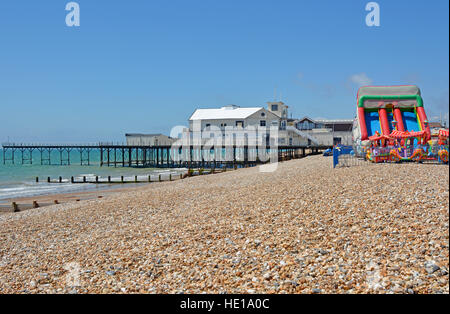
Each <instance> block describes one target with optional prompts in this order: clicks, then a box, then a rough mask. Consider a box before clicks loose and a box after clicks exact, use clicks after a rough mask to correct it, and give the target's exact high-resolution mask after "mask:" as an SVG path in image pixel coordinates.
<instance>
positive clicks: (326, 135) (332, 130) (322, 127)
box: [294, 117, 354, 146]
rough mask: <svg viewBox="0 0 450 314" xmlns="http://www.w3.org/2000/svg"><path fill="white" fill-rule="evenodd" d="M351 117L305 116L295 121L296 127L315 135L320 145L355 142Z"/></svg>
mask: <svg viewBox="0 0 450 314" xmlns="http://www.w3.org/2000/svg"><path fill="white" fill-rule="evenodd" d="M353 121H354V120H351V119H339V120H326V119H316V120H314V119H311V118H309V117H304V118H303V119H300V120H297V121H295V122H294V125H295V127H296V128H297V129H298V130H300V131H302V132H305V133H308V134H309V135H311V136H312V137H314V138H315V139H316V140H317V142H318V143H319V144H320V145H323V146H332V145H336V144H342V145H352V144H353V136H352V129H353Z"/></svg>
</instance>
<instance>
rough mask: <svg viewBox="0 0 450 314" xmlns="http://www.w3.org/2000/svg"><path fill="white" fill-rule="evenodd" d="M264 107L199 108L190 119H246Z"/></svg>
mask: <svg viewBox="0 0 450 314" xmlns="http://www.w3.org/2000/svg"><path fill="white" fill-rule="evenodd" d="M261 109H264V108H263V107H247V108H240V107H237V106H226V107H222V108H220V109H197V110H195V111H194V113H193V114H192V116H191V117H190V118H189V120H222V119H245V118H248V117H249V116H251V115H252V114H254V113H256V112H258V111H259V110H261Z"/></svg>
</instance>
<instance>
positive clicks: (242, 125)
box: [236, 121, 244, 128]
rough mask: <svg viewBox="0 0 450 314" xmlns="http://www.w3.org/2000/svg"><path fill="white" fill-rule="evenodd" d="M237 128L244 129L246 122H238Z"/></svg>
mask: <svg viewBox="0 0 450 314" xmlns="http://www.w3.org/2000/svg"><path fill="white" fill-rule="evenodd" d="M236 126H237V127H241V128H243V127H244V121H236Z"/></svg>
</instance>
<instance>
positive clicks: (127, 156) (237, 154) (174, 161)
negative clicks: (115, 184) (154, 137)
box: [2, 143, 329, 168]
mask: <svg viewBox="0 0 450 314" xmlns="http://www.w3.org/2000/svg"><path fill="white" fill-rule="evenodd" d="M2 148H3V150H2V151H3V164H14V163H16V162H17V161H19V162H20V164H22V165H24V164H33V161H36V160H37V161H38V163H39V164H41V165H54V164H52V160H51V156H52V154H53V153H54V152H57V153H58V156H59V160H58V162H57V163H56V164H57V165H62V166H63V165H71V164H72V163H73V160H72V159H71V158H73V157H74V156H76V155H78V156H79V160H78V162H79V165H91V164H93V162H95V161H94V160H93V158H92V152H93V151H98V152H99V156H100V160H99V161H98V162H99V165H100V166H106V167H152V168H223V167H228V168H230V167H234V166H236V165H238V166H241V167H242V166H247V165H257V164H263V163H266V162H267V161H266V160H267V159H268V158H264V159H265V160H262V159H261V158H260V156H261V155H263V156H268V155H271V156H274V154H275V156H277V157H278V160H279V161H283V160H288V159H295V158H302V157H305V156H307V155H314V154H318V153H320V152H321V151H323V150H325V149H328V148H329V146H276V147H270V146H267V147H264V148H258V147H249V146H239V147H237V146H222V147H207V148H206V147H199V146H193V145H191V146H187V147H184V146H183V147H173V146H130V145H114V144H102V143H100V144H90V145H87V144H82V145H44V144H16V143H4V144H2ZM74 154H75V155H74Z"/></svg>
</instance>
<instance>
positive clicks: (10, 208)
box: [0, 166, 238, 212]
mask: <svg viewBox="0 0 450 314" xmlns="http://www.w3.org/2000/svg"><path fill="white" fill-rule="evenodd" d="M237 169H238V167H237V166H236V167H235V168H232V170H237ZM226 171H230V170H227V168H223V169H202V168H200V169H188V171H186V172H185V173H179V174H173V173H169V174H165V175H163V174H157V175H149V176H147V179H146V180H138V176H134V178H133V180H125V178H124V177H123V176H121V177H120V180H117V179H116V180H112V178H111V176H108V177H107V178H101V179H100V178H99V177H98V176H96V177H95V180H92V181H90V180H87V177H81V179H79V180H75V178H74V177H71V178H70V181H69V180H68V179H64V178H62V177H58V178H54V179H52V178H51V177H47V178H46V180H44V181H45V182H46V183H54V184H58V183H66V182H71V183H73V184H83V183H86V184H88V183H90V184H126V183H152V182H165V181H176V180H182V179H185V178H189V177H194V176H201V175H209V174H217V173H222V172H226ZM141 177H142V176H141ZM39 182H43V181H42V180H40V179H39V177H36V183H39ZM112 191H114V190H112ZM61 195H62V196H64V195H65V194H61ZM55 198H57V194H55ZM63 198H64V197H63ZM96 198H103V196H101V195H98V196H96ZM75 201H77V202H78V201H81V198H78V199H75ZM67 202H69V201H66V202H64V201H61V202H60V201H58V200H57V199H55V200H54V201H53V202H51V203H49V202H48V201H47V202H39V201H36V200H35V201H32V202H30V201H28V202H21V203H19V202H17V201H13V202H11V203H10V204H0V212H20V211H24V210H29V209H33V208H39V207H45V206H50V205H55V204H62V203H67Z"/></svg>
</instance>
